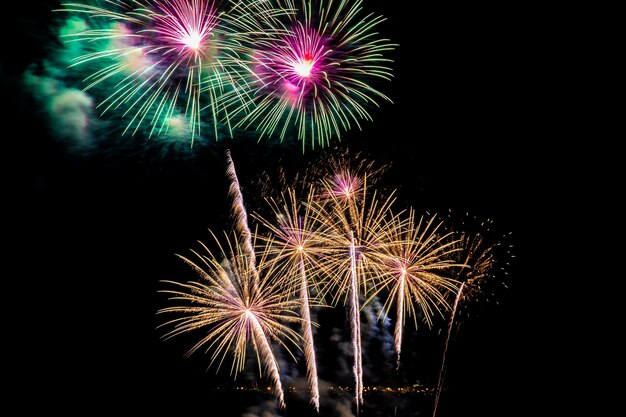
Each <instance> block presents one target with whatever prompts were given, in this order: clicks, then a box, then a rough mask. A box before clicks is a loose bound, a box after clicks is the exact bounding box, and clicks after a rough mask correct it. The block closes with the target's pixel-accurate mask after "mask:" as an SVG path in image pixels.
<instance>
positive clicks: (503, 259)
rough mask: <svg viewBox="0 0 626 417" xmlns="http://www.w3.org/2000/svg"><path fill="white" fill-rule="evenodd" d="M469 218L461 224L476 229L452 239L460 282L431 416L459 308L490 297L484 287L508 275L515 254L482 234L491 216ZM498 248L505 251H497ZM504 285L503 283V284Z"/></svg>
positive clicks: (449, 324)
mask: <svg viewBox="0 0 626 417" xmlns="http://www.w3.org/2000/svg"><path fill="white" fill-rule="evenodd" d="M468 220H469V219H468ZM471 220H472V222H471V223H476V224H468V223H470V222H463V227H464V228H469V229H475V228H476V227H478V231H467V230H463V231H461V232H459V238H458V240H456V242H455V246H456V247H457V250H456V252H455V254H456V259H457V261H458V264H457V265H456V266H457V267H459V268H458V269H457V270H456V272H455V278H456V279H457V280H458V281H459V282H461V285H460V287H459V289H458V291H457V294H456V297H455V299H454V304H453V307H452V312H451V313H450V319H449V322H448V328H447V333H446V340H445V345H444V350H443V358H442V360H441V368H440V370H439V377H438V380H437V386H436V389H435V401H434V407H433V417H435V416H436V414H437V407H438V405H439V399H440V397H441V390H442V388H443V381H444V376H445V365H446V357H447V354H448V347H449V344H450V340H451V336H452V330H453V327H454V324H455V323H456V319H457V317H458V316H459V313H460V311H461V310H462V309H463V307H466V306H467V304H469V303H470V302H471V301H474V300H477V299H479V298H484V299H485V300H486V301H489V296H492V297H493V296H494V294H493V293H492V292H491V291H489V290H487V288H488V287H489V285H491V284H492V283H493V282H494V281H496V278H498V277H501V276H502V275H508V271H507V268H508V266H509V260H510V259H511V258H512V257H514V255H512V254H511V245H507V244H505V243H504V242H505V240H504V239H500V240H497V241H493V242H490V241H489V239H488V238H486V237H485V234H489V233H490V232H491V226H492V223H493V221H492V220H491V219H487V220H485V221H482V222H480V223H478V221H477V219H476V218H475V217H474V218H473V219H471ZM498 251H500V252H504V253H499V254H498V255H496V252H498ZM503 285H504V286H506V284H503Z"/></svg>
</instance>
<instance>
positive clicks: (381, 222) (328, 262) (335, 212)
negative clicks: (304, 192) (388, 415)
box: [313, 173, 395, 414]
mask: <svg viewBox="0 0 626 417" xmlns="http://www.w3.org/2000/svg"><path fill="white" fill-rule="evenodd" d="M335 179H336V177H335V176H331V177H330V179H328V178H324V179H321V181H320V183H321V186H322V189H323V190H322V191H321V195H322V196H325V197H326V198H325V199H320V200H318V201H316V202H315V203H314V204H313V209H314V213H315V218H316V221H317V222H319V223H321V224H325V231H324V235H325V238H326V239H327V242H328V243H327V247H326V256H325V257H324V258H323V262H322V263H320V269H321V270H322V271H323V272H324V274H325V276H327V277H328V278H327V279H328V282H327V284H328V285H325V289H324V294H332V297H331V298H332V303H333V304H337V303H338V302H339V301H340V300H341V299H343V300H344V302H347V303H348V308H349V318H350V325H351V337H352V344H353V352H354V368H353V371H354V376H355V400H356V404H357V414H358V411H359V406H360V405H362V404H363V368H362V353H361V350H362V348H361V320H360V310H361V307H360V305H361V304H360V296H361V294H366V293H367V292H368V291H369V290H370V287H372V286H373V287H375V286H376V282H377V280H378V279H379V277H380V276H381V274H383V273H384V271H383V270H381V269H379V264H378V263H377V262H375V261H374V260H375V258H376V257H377V256H378V252H379V251H380V250H381V248H382V247H383V246H384V237H385V233H386V228H387V227H388V226H389V225H390V224H393V219H394V218H395V215H394V214H393V212H392V210H391V206H392V204H393V202H394V201H395V197H394V195H393V193H392V194H391V195H390V196H389V197H387V198H379V196H378V195H377V193H376V192H374V193H373V195H372V196H371V197H370V196H369V195H368V193H367V192H368V188H367V187H366V186H365V184H367V173H365V174H364V177H363V178H362V179H361V180H362V184H364V186H363V187H362V188H359V191H358V192H357V193H356V194H354V195H353V194H352V192H351V193H345V192H336V191H337V188H336V187H337V183H336V181H335Z"/></svg>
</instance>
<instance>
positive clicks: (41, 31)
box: [1, 1, 551, 416]
mask: <svg viewBox="0 0 626 417" xmlns="http://www.w3.org/2000/svg"><path fill="white" fill-rule="evenodd" d="M396 3H399V2H378V1H366V2H365V7H366V8H368V9H370V10H372V11H375V12H378V13H379V14H383V15H384V16H386V17H388V21H387V22H386V23H385V24H384V25H383V26H382V27H381V33H382V34H383V35H384V36H387V37H389V38H390V39H391V40H392V41H394V42H397V43H399V44H400V46H399V47H398V48H397V50H396V51H395V53H394V61H395V64H394V65H393V68H394V79H393V81H392V82H391V83H390V84H389V85H388V86H387V87H388V88H386V89H384V91H385V92H386V93H388V95H389V96H390V97H391V98H392V99H393V101H394V104H389V103H383V104H382V105H381V108H380V109H378V110H375V111H373V112H372V117H373V119H374V121H373V122H372V123H369V122H364V123H363V131H358V130H352V131H350V132H348V133H347V134H346V135H345V137H344V138H343V139H342V142H341V144H339V146H340V147H342V148H343V147H348V148H350V149H351V150H354V151H360V152H363V154H364V155H366V156H368V157H370V158H371V159H374V160H376V161H378V162H380V163H390V164H391V168H390V169H389V171H388V173H387V175H386V177H385V181H386V182H387V184H389V185H392V186H394V187H396V188H398V195H399V198H400V199H401V200H403V201H406V202H407V204H410V205H412V206H414V207H416V208H417V209H418V210H431V211H437V212H446V211H448V210H452V212H453V213H460V214H464V213H466V212H469V213H471V214H472V215H476V216H478V217H479V218H480V217H484V218H491V219H493V220H494V228H495V235H499V234H502V235H504V234H506V233H509V232H511V238H510V242H511V244H512V245H513V247H514V249H513V252H514V254H515V255H516V258H515V262H514V263H513V265H512V266H511V268H510V270H509V277H508V278H506V280H507V285H508V287H509V288H508V290H507V291H501V292H499V293H498V296H499V297H501V298H500V300H499V302H500V304H499V305H498V306H494V305H492V304H490V305H489V306H488V307H485V308H484V309H481V310H480V314H479V315H478V317H476V318H475V319H474V320H467V323H464V324H463V325H462V327H461V330H460V331H459V334H458V335H457V338H456V339H455V344H454V346H453V348H452V351H451V358H452V359H450V366H449V370H448V374H447V379H446V384H447V386H448V391H447V392H446V393H445V394H444V396H443V397H442V400H441V401H442V402H441V405H440V408H441V411H442V413H441V414H440V415H441V416H445V415H449V416H455V415H463V416H466V415H481V416H487V415H489V416H491V415H493V416H507V415H518V414H524V413H523V411H525V410H528V411H532V410H535V409H536V408H537V407H538V405H537V401H538V400H539V398H538V397H540V395H539V393H540V392H543V391H544V389H545V388H546V387H547V388H549V387H550V384H551V383H550V382H549V381H550V380H551V378H550V371H549V369H545V368H541V367H540V366H539V363H540V362H537V352H538V351H540V350H542V349H543V343H545V341H543V339H542V337H541V335H540V333H539V330H538V327H539V326H540V325H539V324H538V322H539V321H540V320H541V319H540V316H541V312H540V311H538V310H540V308H541V305H542V302H541V298H542V296H541V295H540V294H538V293H537V291H535V288H536V286H537V283H539V282H540V280H541V279H543V277H542V275H541V273H540V272H539V271H538V270H537V268H532V267H531V266H530V265H536V262H537V259H536V257H537V253H538V249H537V248H538V247H539V245H541V244H542V243H541V240H542V239H538V238H537V237H538V236H539V235H540V234H539V233H538V231H539V225H538V224H537V222H536V219H537V217H538V214H537V212H538V211H541V210H542V207H543V206H542V203H541V201H539V200H538V196H537V190H538V189H540V188H542V189H543V188H544V187H546V185H549V184H546V182H547V181H548V180H547V179H546V178H545V177H542V176H540V173H539V167H540V166H541V165H542V161H543V152H542V144H543V141H544V140H545V132H543V133H541V132H542V125H543V121H544V120H545V119H546V118H547V117H548V116H547V115H546V112H545V106H544V105H543V104H541V105H537V103H536V101H537V98H536V97H535V94H536V90H535V88H536V85H535V82H536V80H537V75H536V74H537V71H538V68H540V67H541V57H540V56H535V55H532V54H529V51H528V48H529V46H527V45H528V39H529V38H531V37H532V32H533V28H532V24H531V23H529V21H528V20H527V19H526V17H527V16H528V11H525V10H521V9H520V10H517V9H514V8H513V7H510V8H506V9H502V8H493V7H490V8H489V9H487V8H485V9H481V8H476V7H475V6H472V7H469V6H466V7H463V8H461V9H459V8H458V7H457V6H452V5H448V4H445V5H444V4H442V5H433V4H426V5H425V4H419V3H416V4H415V5H412V6H411V7H412V9H410V10H409V9H408V8H407V6H406V5H404V4H403V5H402V6H399V5H398V6H394V5H395V4H396ZM53 5H54V2H47V3H46V2H35V3H29V4H27V5H26V4H25V5H18V7H19V8H20V10H19V11H18V12H17V13H16V19H15V21H14V22H13V23H16V24H17V25H16V27H15V29H16V30H17V32H16V33H18V34H19V35H18V37H19V39H20V41H19V42H16V43H15V44H14V45H10V46H9V48H8V49H7V51H6V57H5V58H4V59H3V61H2V67H1V69H2V75H3V88H4V89H5V94H3V97H4V98H5V100H6V102H7V103H9V104H10V105H9V106H8V112H7V113H5V116H7V122H8V123H9V124H11V125H14V126H16V127H17V129H16V130H14V133H13V134H12V135H10V136H11V137H10V138H7V140H8V141H9V142H10V144H8V146H10V147H9V148H7V149H8V150H9V152H5V153H4V155H3V156H4V159H5V166H14V167H15V169H13V170H12V171H11V173H10V174H9V175H8V176H7V179H8V183H9V186H8V191H9V192H12V191H15V194H12V193H11V194H9V196H11V195H14V196H15V197H11V198H9V199H7V201H9V202H10V203H7V204H8V205H9V206H10V207H9V208H10V209H15V211H16V212H15V213H14V215H12V216H11V217H10V220H8V225H7V228H8V230H10V231H15V232H16V234H15V239H14V240H13V241H14V242H15V244H14V246H13V247H12V248H11V249H10V250H9V254H10V255H11V259H10V260H11V262H12V263H13V264H14V267H15V270H14V271H15V272H13V273H12V274H11V275H12V277H11V279H10V281H11V283H12V285H11V287H10V288H11V290H10V293H9V295H8V297H9V298H10V299H11V300H10V301H12V303H15V304H16V307H13V308H12V313H11V314H12V315H11V319H10V320H9V321H10V322H11V326H10V330H11V335H12V337H11V341H12V345H13V346H14V347H15V352H14V354H15V356H14V357H15V360H16V361H18V362H19V364H20V365H19V371H18V372H17V374H16V376H15V379H16V383H15V384H14V387H16V388H18V390H20V391H23V392H27V393H31V394H32V395H33V399H34V400H33V401H32V402H31V401H26V402H24V403H23V404H22V406H23V407H25V409H29V408H31V407H39V406H41V405H42V404H45V406H46V407H49V409H50V410H53V409H58V410H60V411H81V412H84V413H85V414H87V415H88V414H91V413H92V412H95V411H100V410H103V411H108V412H111V413H112V414H117V413H118V412H119V413H122V412H124V413H126V412H142V413H146V414H148V413H157V414H158V413H159V412H163V413H171V414H174V415H191V413H194V414H196V413H197V412H198V411H201V410H207V411H206V412H204V414H205V415H224V416H228V415H230V414H228V412H226V411H225V412H223V413H219V414H211V411H210V410H214V407H215V404H216V401H217V403H219V402H220V400H221V398H220V396H216V395H214V394H207V390H208V388H210V387H211V384H212V381H213V380H214V379H213V378H214V377H213V376H212V375H213V374H214V369H213V368H212V369H210V370H209V371H208V372H206V373H205V367H206V365H207V361H206V357H203V356H202V355H196V356H195V357H192V358H189V359H184V358H183V357H182V355H183V353H184V352H185V348H186V347H187V346H186V345H184V343H183V342H176V341H172V342H163V341H161V340H160V339H159V336H160V332H159V331H158V330H156V326H157V325H158V323H159V317H157V316H156V315H155V312H156V310H157V309H158V308H160V307H162V306H163V305H162V302H163V299H162V297H159V295H158V294H157V290H158V289H159V288H160V287H159V280H162V279H178V278H179V277H180V275H181V274H186V273H187V270H186V269H185V268H181V265H180V261H179V260H177V259H176V258H175V256H174V254H175V253H184V252H185V251H186V250H187V249H188V248H191V247H193V246H194V245H195V242H196V241H197V240H208V238H209V234H208V229H209V228H211V229H212V230H222V229H225V228H226V227H227V221H228V212H227V202H226V199H225V196H226V186H227V183H226V180H225V178H224V161H225V159H224V151H225V150H226V149H230V150H231V151H232V155H233V158H234V160H235V164H236V167H237V170H238V175H239V179H240V182H241V183H242V187H243V194H244V198H246V199H247V202H248V201H249V203H248V204H250V205H251V204H252V203H253V202H254V201H255V200H254V199H255V198H258V194H257V193H255V191H256V190H255V187H254V181H255V179H256V178H257V177H258V176H259V175H260V174H261V173H262V172H263V171H264V170H273V169H274V168H275V167H276V166H277V165H279V164H282V165H284V166H287V167H290V168H291V169H299V168H300V167H303V166H306V164H308V163H310V161H311V160H313V159H315V157H316V156H318V155H319V154H320V153H321V152H322V150H319V149H316V150H310V151H309V150H307V151H306V152H305V154H302V152H301V149H300V146H299V144H288V143H286V144H282V145H281V144H271V143H269V142H264V141H261V142H259V143H257V142H256V141H255V140H252V139H247V138H243V139H239V140H238V139H234V140H231V139H224V140H222V141H220V142H215V143H208V144H207V145H205V146H198V148H197V149H193V150H189V149H175V148H168V149H166V150H163V149H160V148H158V147H156V146H154V145H145V146H144V143H143V142H140V141H136V140H135V139H132V138H128V141H129V142H126V143H125V144H124V146H121V147H120V148H119V149H116V148H115V145H117V144H119V143H120V142H119V141H117V140H112V145H111V146H109V147H106V146H104V147H103V148H102V149H101V150H99V151H96V152H93V153H90V154H88V155H81V154H77V153H74V152H71V151H70V150H68V149H67V148H66V147H65V146H64V144H63V143H62V142H60V141H59V140H57V139H55V138H54V137H53V136H52V135H50V134H49V132H48V129H47V127H46V126H47V125H46V123H44V117H43V116H42V114H41V111H40V110H39V109H37V108H36V106H35V104H34V103H33V101H32V100H31V99H29V98H28V96H27V95H26V94H24V93H23V92H22V91H21V87H20V84H19V81H20V77H21V74H22V73H23V71H24V70H25V69H26V67H27V66H28V65H30V64H32V63H37V62H38V60H40V59H42V58H43V57H45V55H46V53H48V51H49V48H50V47H51V46H50V45H53V46H52V47H54V43H55V39H54V38H53V36H54V33H55V31H54V30H53V29H52V28H51V27H50V24H49V22H50V21H51V16H52V13H51V12H50V10H51V9H52V8H53ZM133 141H134V142H133ZM113 144H115V145H113ZM16 162H17V163H16ZM542 232H543V233H544V236H545V233H546V231H545V230H542ZM547 233H548V234H549V232H547ZM186 277H188V275H187V276H186ZM13 285H15V288H13ZM444 325H445V324H444V323H443V321H441V322H440V323H438V325H437V329H435V331H434V332H433V333H434V334H435V335H436V330H438V329H441V328H442V326H444ZM423 330H424V329H421V330H420V332H419V333H418V335H423V336H422V338H423V340H422V339H420V337H418V336H415V337H416V338H417V340H422V341H423V343H424V346H425V347H424V351H425V352H427V354H429V355H431V356H430V359H428V357H426V358H425V359H423V361H424V362H423V363H422V364H421V365H420V368H419V369H420V371H422V372H423V373H424V375H422V379H423V380H424V381H425V382H426V383H432V382H433V370H436V369H437V367H438V363H439V360H440V354H441V347H442V346H441V343H442V336H441V335H440V336H432V335H430V336H429V335H424V334H425V333H428V332H426V331H423ZM442 334H443V333H442ZM322 349H323V348H322ZM405 349H407V348H406V347H405ZM541 363H542V362H541ZM215 379H220V378H215ZM220 380H221V379H220ZM365 384H366V385H367V380H366V381H365ZM322 395H324V394H322ZM270 399H271V397H270ZM234 401H238V400H237V397H235V398H234ZM366 402H367V398H366ZM288 407H289V404H288ZM235 408H236V407H235ZM235 408H233V410H234V409H235ZM429 413H430V409H429V408H428V407H427V406H426V407H424V409H423V415H429ZM444 413H445V414H444ZM234 415H238V414H234ZM292 415H294V414H292ZM364 415H365V414H364Z"/></svg>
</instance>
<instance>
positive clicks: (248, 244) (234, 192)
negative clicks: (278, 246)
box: [226, 149, 259, 283]
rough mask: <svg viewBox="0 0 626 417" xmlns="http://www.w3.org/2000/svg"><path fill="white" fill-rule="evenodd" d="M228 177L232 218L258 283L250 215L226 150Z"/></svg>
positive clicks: (255, 280) (228, 151)
mask: <svg viewBox="0 0 626 417" xmlns="http://www.w3.org/2000/svg"><path fill="white" fill-rule="evenodd" d="M226 177H227V178H228V179H229V180H230V186H229V188H228V196H229V197H230V198H231V199H232V211H231V217H232V220H233V224H234V227H235V231H236V232H237V233H238V234H239V236H240V241H241V244H242V245H243V250H244V252H245V253H246V254H247V255H248V260H249V262H250V270H251V271H252V272H253V277H254V280H253V282H254V283H258V280H259V274H258V272H257V271H256V266H255V256H254V245H253V244H252V233H251V232H250V227H249V226H248V213H247V211H246V207H245V205H244V202H243V195H242V194H241V187H240V186H239V179H238V178H237V171H236V170H235V163H234V162H233V158H232V156H231V154H230V150H228V149H227V150H226Z"/></svg>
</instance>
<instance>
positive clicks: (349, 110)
mask: <svg viewBox="0 0 626 417" xmlns="http://www.w3.org/2000/svg"><path fill="white" fill-rule="evenodd" d="M275 1H276V3H277V4H280V6H279V8H281V9H284V10H289V11H293V12H292V13H288V14H286V16H288V17H289V19H288V21H285V19H276V20H273V22H275V23H276V24H278V25H279V26H278V27H277V28H276V30H275V31H274V36H273V37H272V38H270V39H259V40H258V41H257V42H256V43H255V45H257V48H256V50H255V51H254V53H253V54H252V56H251V62H250V70H251V72H252V76H251V77H250V82H249V87H250V88H251V89H252V90H253V91H252V93H251V96H250V100H244V101H241V100H240V99H239V97H235V100H232V101H233V102H232V103H231V102H230V101H231V100H229V99H228V96H224V98H225V99H224V102H225V105H226V106H227V107H232V108H233V111H232V113H233V114H236V115H238V116H239V117H240V120H239V121H238V122H237V126H243V127H245V128H250V127H252V128H254V129H255V130H256V131H257V132H258V134H259V137H260V138H263V137H278V138H280V140H281V141H282V140H284V139H285V137H286V136H287V137H288V134H290V133H291V132H292V131H293V130H297V138H298V140H299V141H301V142H302V150H303V151H304V150H305V149H306V147H307V145H309V144H310V146H311V147H315V145H316V144H318V145H320V146H325V145H328V144H329V143H330V139H331V138H333V137H337V138H341V134H342V132H344V131H347V130H349V129H350V128H351V127H352V125H353V124H354V125H356V126H357V127H358V128H359V129H360V128H361V126H360V121H361V120H368V121H371V120H372V119H371V116H370V114H369V112H368V107H372V106H378V105H379V104H378V101H379V100H386V101H389V102H391V100H390V99H389V98H388V97H387V96H386V95H384V94H383V93H382V92H380V91H379V90H378V89H377V88H378V87H377V86H376V83H378V82H380V81H389V80H390V79H391V77H392V74H391V72H392V71H391V68H390V67H389V64H390V62H391V60H390V59H388V58H385V57H384V54H385V53H387V52H389V51H391V50H393V49H394V48H395V46H396V45H395V44H392V43H390V42H389V40H388V39H382V38H378V33H377V28H378V26H379V25H380V24H381V23H382V22H383V21H384V20H385V19H384V18H383V17H380V16H374V15H373V14H367V15H362V14H361V11H362V1H361V0H349V1H348V0H341V1H331V0H301V1H297V0H275Z"/></svg>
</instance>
